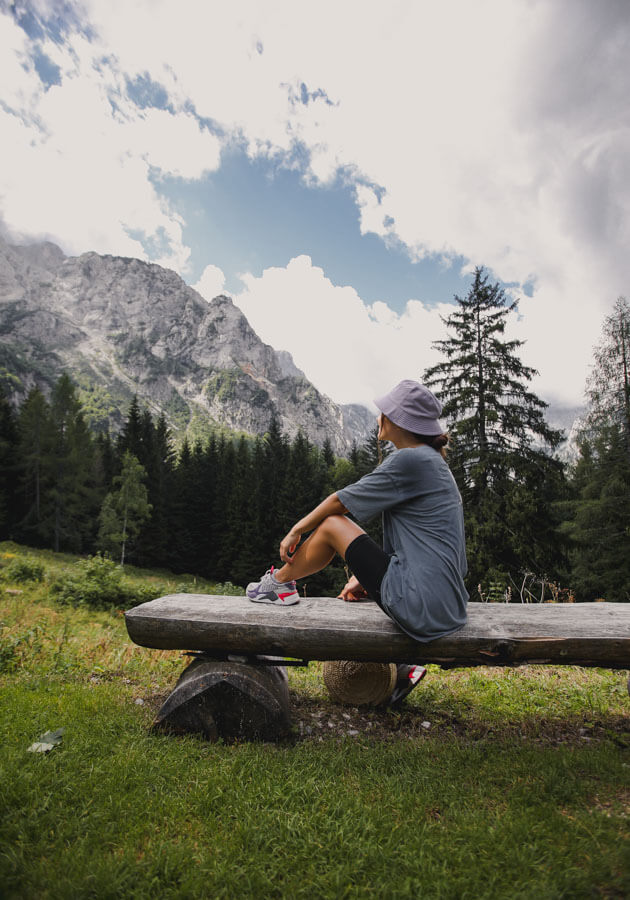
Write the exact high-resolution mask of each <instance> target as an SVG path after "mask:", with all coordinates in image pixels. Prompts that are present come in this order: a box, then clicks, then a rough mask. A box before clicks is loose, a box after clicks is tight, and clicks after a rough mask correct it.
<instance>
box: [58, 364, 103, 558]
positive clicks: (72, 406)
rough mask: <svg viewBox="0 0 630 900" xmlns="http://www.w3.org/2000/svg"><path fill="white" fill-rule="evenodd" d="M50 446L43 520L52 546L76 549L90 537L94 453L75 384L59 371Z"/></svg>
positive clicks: (93, 500) (92, 508)
mask: <svg viewBox="0 0 630 900" xmlns="http://www.w3.org/2000/svg"><path fill="white" fill-rule="evenodd" d="M50 422H51V429H52V446H51V452H50V454H49V456H48V457H47V458H46V465H47V468H48V469H49V471H50V488H49V496H50V500H51V517H50V519H49V521H48V523H47V526H48V531H49V534H50V535H51V537H52V544H53V549H54V550H55V552H58V551H59V550H60V549H62V547H63V548H65V549H68V550H73V551H75V552H80V551H81V549H83V546H84V545H85V544H86V543H88V544H89V543H90V542H91V540H92V539H93V534H92V531H93V522H94V520H95V509H94V505H95V502H96V498H95V495H94V491H93V485H94V477H93V476H94V453H93V445H92V439H91V436H90V433H89V430H88V427H87V425H86V423H85V420H84V418H83V415H82V414H81V406H80V403H79V401H78V399H77V396H76V388H75V386H74V384H73V383H72V381H71V380H70V378H69V377H68V376H67V375H62V376H61V377H60V378H59V380H58V381H57V383H56V384H55V386H54V388H53V392H52V395H51V402H50Z"/></svg>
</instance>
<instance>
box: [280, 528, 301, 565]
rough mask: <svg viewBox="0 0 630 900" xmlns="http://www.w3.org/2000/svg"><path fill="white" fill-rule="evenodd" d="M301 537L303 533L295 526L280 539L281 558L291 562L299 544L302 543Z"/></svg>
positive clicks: (283, 560)
mask: <svg viewBox="0 0 630 900" xmlns="http://www.w3.org/2000/svg"><path fill="white" fill-rule="evenodd" d="M301 537H302V535H301V534H300V532H299V531H298V530H297V529H296V528H295V527H293V528H292V529H291V531H290V532H289V533H288V534H287V535H286V537H283V538H282V540H281V541H280V559H281V560H282V562H283V563H289V565H290V564H291V562H292V557H293V554H294V553H295V550H296V548H297V545H298V544H299V543H300V538H301Z"/></svg>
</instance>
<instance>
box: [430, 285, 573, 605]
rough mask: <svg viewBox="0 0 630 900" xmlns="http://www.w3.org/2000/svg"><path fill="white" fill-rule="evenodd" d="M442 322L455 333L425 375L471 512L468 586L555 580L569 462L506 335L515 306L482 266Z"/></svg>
mask: <svg viewBox="0 0 630 900" xmlns="http://www.w3.org/2000/svg"><path fill="white" fill-rule="evenodd" d="M455 300H456V303H457V308H456V310H455V312H454V313H452V314H451V315H450V316H448V317H447V318H445V319H443V321H444V323H445V325H446V326H447V328H448V330H449V332H451V335H450V336H449V337H448V338H446V339H445V340H441V341H436V342H435V344H434V346H435V347H436V348H437V349H438V350H439V351H440V352H441V353H442V354H443V355H444V357H445V360H444V361H443V362H440V363H438V364H437V365H435V366H432V367H431V368H429V369H428V370H426V371H425V373H424V382H425V383H426V384H427V385H429V386H431V387H435V388H436V392H437V393H438V395H439V397H440V399H441V400H442V402H443V404H444V413H443V415H444V418H445V419H446V420H447V422H448V423H449V427H450V430H451V438H452V450H451V455H450V457H449V460H450V463H451V467H452V470H453V474H454V476H455V478H456V480H457V482H458V484H459V488H460V491H461V493H462V498H463V502H464V513H465V518H466V533H467V549H468V559H469V578H468V583H469V588H470V589H471V593H473V592H474V589H475V588H476V587H477V585H479V584H482V585H488V584H489V583H490V582H492V581H501V582H502V583H503V584H504V585H505V586H507V585H508V583H509V579H510V578H511V579H512V581H513V582H514V584H517V583H518V582H519V581H520V578H519V577H518V576H519V574H520V573H522V572H523V571H524V570H531V571H533V572H534V573H535V574H538V575H543V574H546V575H548V576H555V575H557V572H558V571H560V570H562V546H561V540H560V538H559V536H558V532H557V525H558V519H557V516H556V515H555V514H554V512H553V509H554V507H553V500H554V499H556V497H557V495H558V493H559V492H560V491H561V489H562V482H563V473H562V466H561V464H560V463H559V462H558V461H557V460H556V459H554V458H553V457H552V456H551V455H550V453H549V451H551V450H553V449H554V448H555V447H556V446H557V445H558V444H559V442H560V440H561V439H562V434H561V433H560V432H558V431H554V430H553V429H551V428H550V427H549V426H548V425H547V423H546V421H545V418H544V410H545V409H546V406H547V404H546V403H544V402H543V401H542V400H540V399H539V398H538V397H537V396H536V395H535V394H534V393H532V392H531V391H530V390H529V389H528V387H527V385H528V383H529V382H530V381H531V379H532V378H533V377H534V375H535V374H536V372H535V370H534V369H532V368H530V367H528V366H525V365H523V363H522V362H521V360H520V359H519V357H518V355H517V353H518V350H519V348H520V347H521V346H522V341H517V340H511V341H509V340H506V339H505V337H504V335H505V327H506V322H507V319H508V316H509V315H510V313H512V312H514V310H515V309H516V303H508V302H507V299H506V296H505V292H504V291H503V289H502V288H501V287H500V285H499V284H498V283H497V284H491V283H490V280H489V277H488V275H487V274H485V272H484V270H483V268H477V269H476V270H475V274H474V278H473V283H472V286H471V288H470V291H469V292H468V294H467V296H466V297H465V298H464V299H462V298H460V297H455Z"/></svg>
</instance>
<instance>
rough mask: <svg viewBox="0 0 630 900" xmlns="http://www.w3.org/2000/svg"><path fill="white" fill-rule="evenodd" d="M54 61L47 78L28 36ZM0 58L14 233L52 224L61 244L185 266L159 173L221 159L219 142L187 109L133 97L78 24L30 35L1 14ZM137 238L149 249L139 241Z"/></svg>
mask: <svg viewBox="0 0 630 900" xmlns="http://www.w3.org/2000/svg"><path fill="white" fill-rule="evenodd" d="M35 44H36V45H37V47H38V48H39V50H40V51H41V52H42V53H45V54H46V56H47V57H48V58H49V59H50V60H51V62H53V63H54V64H55V65H57V66H59V70H60V84H52V85H48V86H47V85H44V84H43V83H42V81H41V80H40V78H39V75H38V74H37V71H36V70H35V68H34V66H33V65H32V64H30V63H29V60H30V58H31V56H32V53H33V47H34V45H35ZM0 59H1V60H3V62H2V67H3V69H5V70H7V69H8V70H10V71H8V72H6V74H7V76H10V77H9V78H8V84H9V85H10V89H9V90H7V93H6V94H4V95H3V100H4V108H0V128H1V129H2V132H3V136H4V140H3V146H2V151H1V152H2V166H1V167H0V196H1V197H2V216H3V219H4V223H5V225H6V227H7V228H8V230H9V231H10V232H12V233H13V235H14V236H17V237H20V236H23V235H24V236H26V235H30V236H33V235H35V236H51V237H53V239H56V240H58V241H59V243H61V244H62V245H63V248H64V250H66V252H68V253H82V252H84V251H86V250H96V251H97V252H101V253H117V254H121V255H131V256H139V257H141V258H147V256H148V255H150V256H151V259H152V261H154V262H157V263H159V264H161V265H165V266H169V267H172V268H175V269H178V270H179V271H185V269H186V265H187V262H188V257H189V255H190V251H189V249H188V248H187V247H186V246H185V244H184V241H183V236H182V234H183V224H184V223H183V222H182V220H181V219H180V218H179V216H178V215H177V214H176V213H175V211H174V210H173V209H171V207H170V206H169V203H168V202H167V201H166V200H165V198H164V196H163V195H162V194H161V193H160V190H159V181H160V178H163V177H164V176H176V177H180V178H185V179H196V178H199V177H200V176H201V175H202V174H203V173H204V172H206V171H211V170H214V169H216V168H217V167H218V165H219V162H220V143H219V140H218V138H217V137H216V136H215V135H213V134H212V133H211V132H210V131H209V130H208V128H207V127H206V126H205V125H202V124H200V122H199V121H198V119H197V118H195V117H194V116H193V115H192V114H190V113H189V112H188V111H185V110H180V111H178V112H171V111H169V110H166V109H164V110H162V109H141V108H139V107H138V106H137V105H136V104H135V103H134V102H133V100H132V99H131V98H130V96H129V94H128V91H127V82H126V78H125V75H124V73H122V72H121V71H120V70H119V69H118V68H117V67H116V65H115V64H114V63H113V62H111V61H110V62H109V64H107V65H105V64H100V65H97V63H96V54H95V48H94V47H93V46H92V44H91V43H90V42H89V41H88V40H87V39H86V38H85V37H83V36H81V35H74V36H73V39H72V43H71V46H70V45H62V44H56V43H54V42H53V41H50V40H45V39H43V40H38V41H35V42H32V41H30V40H29V39H28V38H27V37H26V35H25V33H24V32H23V31H22V29H20V28H19V27H18V26H17V25H15V23H13V21H12V20H11V19H10V18H9V17H7V16H0ZM145 245H146V247H147V251H148V252H145Z"/></svg>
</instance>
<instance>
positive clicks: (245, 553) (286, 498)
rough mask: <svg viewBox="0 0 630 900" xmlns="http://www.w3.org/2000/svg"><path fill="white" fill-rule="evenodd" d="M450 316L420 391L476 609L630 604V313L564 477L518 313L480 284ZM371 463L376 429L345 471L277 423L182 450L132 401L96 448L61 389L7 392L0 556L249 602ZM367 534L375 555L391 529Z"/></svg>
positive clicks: (335, 576)
mask: <svg viewBox="0 0 630 900" xmlns="http://www.w3.org/2000/svg"><path fill="white" fill-rule="evenodd" d="M455 301H456V305H455V306H454V311H453V313H452V314H451V315H450V316H449V317H447V318H446V319H445V320H444V322H445V325H446V330H447V336H446V337H445V338H444V339H443V340H441V341H439V342H436V345H435V346H436V348H437V349H438V351H439V352H440V356H441V361H440V362H439V363H438V364H437V365H435V366H433V367H431V368H430V369H427V370H423V369H422V367H421V365H419V366H418V373H417V377H418V380H421V381H424V382H425V383H426V384H428V385H429V386H430V387H431V388H432V389H433V390H434V391H435V393H436V394H437V395H438V397H440V399H441V400H442V402H443V403H444V414H443V419H444V421H445V422H446V423H447V425H448V428H449V434H450V445H449V451H448V462H449V465H450V467H451V470H452V472H453V475H454V477H455V479H456V481H457V483H458V486H459V489H460V491H461V494H462V499H463V504H464V513H465V519H466V536H467V553H468V562H469V574H468V580H467V585H468V590H469V592H470V596H471V599H472V600H487V601H495V602H504V601H508V602H539V601H541V600H546V601H549V600H556V601H565V602H566V601H578V602H579V601H591V600H596V599H606V600H608V601H617V602H628V601H630V304H629V303H628V301H627V300H625V299H624V298H619V300H617V302H616V304H615V306H614V309H613V312H612V313H611V314H610V315H609V316H608V317H606V319H605V320H604V322H603V323H602V330H601V335H600V338H599V341H598V343H597V345H596V346H595V347H594V353H593V364H592V367H591V371H590V375H589V378H588V381H587V384H586V398H587V411H586V414H585V415H584V416H583V418H582V419H581V422H580V429H579V436H578V446H577V451H578V452H577V456H576V458H575V459H574V460H573V461H572V462H568V463H567V462H563V461H561V459H560V458H559V457H558V455H557V453H556V451H557V449H558V447H559V446H560V445H561V443H562V441H563V440H564V439H565V437H566V436H565V435H563V434H562V433H561V432H559V431H555V430H554V429H552V428H550V427H549V425H548V424H547V421H546V418H545V410H546V404H545V403H544V402H543V401H541V400H540V399H539V398H538V397H537V396H536V395H535V394H534V393H533V392H532V390H531V388H530V382H531V380H532V379H533V377H534V375H535V372H534V371H533V370H532V369H529V368H528V367H527V366H525V365H523V363H522V362H521V360H520V357H519V350H520V343H519V342H518V341H513V340H512V341H510V340H507V339H506V338H505V329H506V323H507V322H508V321H509V317H510V316H511V315H513V314H514V313H515V304H510V303H509V302H507V300H506V297H505V294H504V292H503V290H502V289H501V288H500V287H499V285H498V284H492V283H490V281H489V278H488V276H487V274H486V273H485V272H484V270H483V269H477V270H476V272H475V276H474V279H473V283H472V285H471V288H470V291H469V293H468V295H467V296H466V297H465V298H463V299H462V298H459V297H456V298H455ZM0 374H1V373H0ZM5 375H6V376H7V378H10V375H11V373H5ZM382 449H383V451H384V452H387V450H388V448H387V447H384V448H382ZM378 457H379V448H378V441H377V439H376V429H375V431H374V433H373V435H372V437H371V438H370V440H369V441H368V442H367V443H366V444H365V445H362V446H357V445H356V444H355V445H354V446H353V448H352V450H351V452H350V454H349V456H348V458H338V457H336V456H335V455H334V454H333V452H332V449H331V446H330V444H329V442H326V443H325V444H324V446H323V447H317V446H315V445H314V444H312V443H311V442H310V441H309V440H308V439H307V437H306V436H305V435H304V434H301V433H299V434H298V435H297V436H296V437H294V438H293V439H289V438H288V437H287V436H286V435H285V434H283V432H282V431H281V429H280V427H279V425H278V423H277V422H276V421H274V420H272V421H270V422H269V427H268V430H267V432H266V434H265V435H263V436H259V437H250V436H247V435H240V436H239V435H232V434H226V433H225V431H217V433H216V434H213V435H211V436H210V438H208V439H207V440H206V441H205V442H197V443H194V444H193V445H191V444H190V443H189V442H188V441H187V440H185V439H184V440H183V442H182V443H180V444H179V446H176V445H175V442H174V440H173V437H172V435H171V434H170V432H169V428H168V426H167V423H166V420H165V418H164V416H161V417H159V418H157V419H154V417H153V416H152V415H151V413H150V412H149V411H148V410H147V409H142V408H140V405H139V404H138V402H137V401H136V400H134V401H133V402H132V403H131V405H130V407H129V409H128V411H127V415H126V419H125V422H124V425H123V427H122V429H121V431H120V433H118V434H115V435H114V434H109V433H106V432H102V431H101V432H92V431H91V430H90V429H89V427H88V425H87V419H86V417H85V415H84V413H83V411H82V408H81V403H80V401H79V394H78V392H77V389H76V387H75V385H74V384H73V382H72V379H71V377H70V376H69V375H68V374H67V373H60V374H59V378H58V381H57V383H56V385H55V388H54V390H53V391H52V393H51V395H50V397H45V396H44V394H43V393H42V392H41V391H40V390H39V389H37V388H34V389H33V390H31V392H30V394H29V395H28V396H27V397H26V398H25V399H24V400H23V402H22V403H21V404H20V405H19V406H18V407H15V406H13V405H11V404H10V402H9V400H8V392H5V391H4V389H3V388H2V386H1V383H0V539H2V540H7V539H10V540H15V541H18V542H21V543H25V544H29V545H31V546H38V547H48V548H51V549H53V550H56V551H70V552H74V553H82V554H94V553H97V552H102V553H108V554H111V556H112V558H113V559H115V560H117V561H118V562H120V563H121V564H124V563H126V562H129V563H133V564H134V565H138V566H151V567H154V568H155V567H157V568H160V567H161V568H168V569H170V570H171V571H174V572H178V573H186V574H188V575H191V576H195V575H198V576H201V577H204V578H209V579H212V580H215V581H219V582H228V581H229V582H232V583H233V584H236V585H240V586H244V585H245V584H246V583H247V582H248V581H250V580H252V579H255V578H258V577H259V576H260V575H261V574H262V573H263V572H264V571H265V570H266V569H267V568H269V566H270V565H271V564H275V565H277V564H278V561H279V560H278V556H277V550H278V545H279V542H280V540H281V538H282V537H283V536H284V535H285V533H286V532H287V531H288V529H289V528H290V526H291V525H293V524H294V522H295V521H296V520H297V519H298V518H300V517H301V516H302V515H303V514H304V513H306V512H307V511H308V510H309V509H311V508H312V507H313V506H315V505H316V504H317V503H319V502H320V501H321V500H322V499H323V498H324V497H326V496H327V495H328V494H330V493H331V492H332V491H335V490H338V489H340V488H341V487H343V486H345V485H346V484H349V483H351V482H353V481H356V480H357V479H359V478H361V477H362V476H363V475H364V474H366V473H367V472H369V471H371V470H372V469H373V468H374V467H375V466H376V465H378ZM369 531H370V533H371V534H372V536H373V537H375V539H377V540H378V539H379V531H380V523H379V522H378V521H374V522H373V523H371V525H370V526H369ZM344 581H345V572H344V568H343V561H342V560H339V559H338V560H336V562H335V563H334V564H333V565H332V566H330V567H329V568H328V569H327V570H326V571H325V572H323V573H320V574H319V575H317V576H313V577H312V578H311V579H308V580H307V582H306V583H302V584H300V585H299V589H300V592H304V593H306V594H309V595H326V594H330V595H332V594H335V593H336V592H337V591H338V590H339V589H340V588H341V586H342V585H343V583H344Z"/></svg>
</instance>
